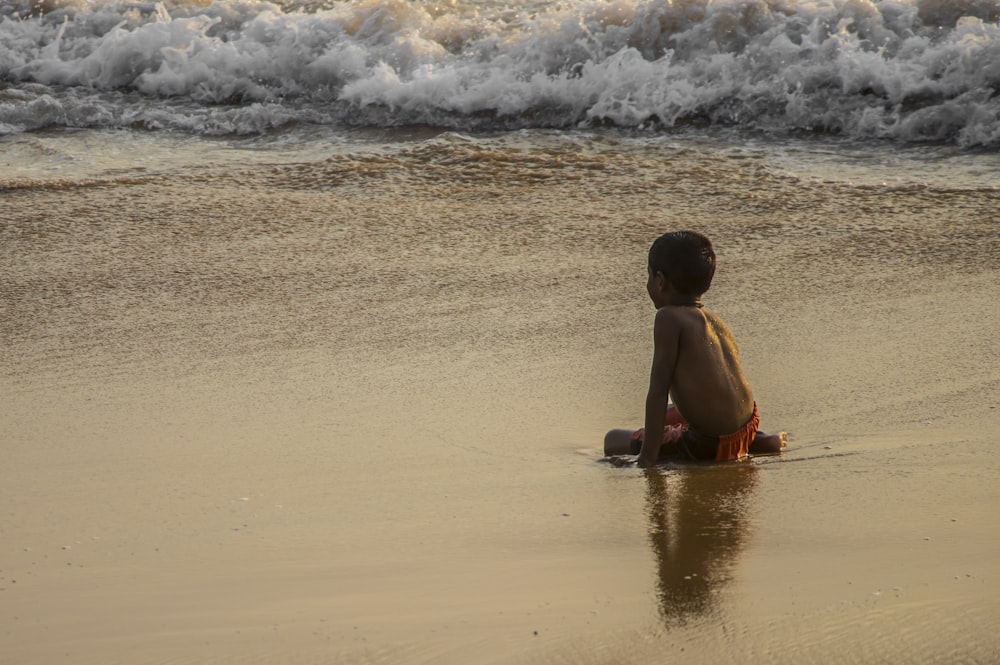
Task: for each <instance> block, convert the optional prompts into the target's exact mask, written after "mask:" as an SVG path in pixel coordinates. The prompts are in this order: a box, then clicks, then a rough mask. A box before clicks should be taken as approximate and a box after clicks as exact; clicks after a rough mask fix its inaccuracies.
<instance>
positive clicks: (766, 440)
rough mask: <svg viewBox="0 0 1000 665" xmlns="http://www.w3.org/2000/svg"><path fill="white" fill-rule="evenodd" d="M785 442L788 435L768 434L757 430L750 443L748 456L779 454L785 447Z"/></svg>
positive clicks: (779, 433)
mask: <svg viewBox="0 0 1000 665" xmlns="http://www.w3.org/2000/svg"><path fill="white" fill-rule="evenodd" d="M787 442H788V434H786V433H785V432H778V433H777V434H768V433H766V432H761V431H759V430H758V431H757V434H756V435H755V436H754V438H753V441H752V442H751V443H750V454H751V455H774V454H776V453H780V452H781V449H782V448H784V447H785V446H786V445H787Z"/></svg>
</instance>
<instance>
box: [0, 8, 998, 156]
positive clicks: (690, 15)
mask: <svg viewBox="0 0 1000 665" xmlns="http://www.w3.org/2000/svg"><path fill="white" fill-rule="evenodd" d="M998 19H1000V4H998V3H997V2H995V0H947V1H945V0H882V1H880V2H873V1H870V0H837V1H821V0H816V1H806V0H801V1H795V0H652V1H647V2H636V1H634V0H601V1H597V0H589V1H581V2H572V3H559V4H556V3H552V4H546V3H543V2H537V3H535V4H532V5H524V6H522V7H521V8H515V9H510V8H507V7H506V6H500V5H492V4H489V3H488V2H485V1H483V0H480V1H478V2H466V3H464V4H463V3H462V2H460V1H459V0H452V1H451V2H448V1H446V0H442V2H440V3H434V2H428V3H415V2H409V1H408V0H354V1H350V2H336V3H334V2H309V1H308V0H298V1H295V2H291V1H290V2H285V3H283V4H276V3H270V2H259V1H255V0H234V1H227V2H211V1H209V0H186V1H181V0H176V1H174V2H123V1H108V2H99V1H97V0H75V1H73V0H42V1H38V0H35V1H31V0H15V1H14V2H8V3H6V4H4V5H3V7H2V8H0V133H16V132H22V131H30V130H34V129H39V128H43V127H51V126H69V127H139V128H147V129H154V130H155V129H172V130H183V131H190V132H195V133H205V134H245V133H256V132H264V131H268V130H271V129H275V128H280V127H284V126H287V125H289V124H291V123H302V122H305V123H320V124H334V125H350V126H402V125H411V124H425V125H432V126H438V127H445V128H450V129H456V130H476V129H510V128H532V127H545V128H568V127H587V126H594V125H615V126H621V127H629V128H640V129H646V130H652V131H657V130H661V129H670V128H673V127H678V126H692V125H694V126H700V125H713V126H715V125H723V126H736V127H746V128H749V129H754V130H763V131H768V132H776V133H789V132H793V133H798V132H818V133H825V134H835V135H841V136H848V137H856V138H869V137H871V138H880V139H890V140H902V141H936V142H946V143H953V144H957V145H960V146H963V147H973V146H985V147H991V148H992V147H996V146H998V145H1000V94H998V93H1000V24H998Z"/></svg>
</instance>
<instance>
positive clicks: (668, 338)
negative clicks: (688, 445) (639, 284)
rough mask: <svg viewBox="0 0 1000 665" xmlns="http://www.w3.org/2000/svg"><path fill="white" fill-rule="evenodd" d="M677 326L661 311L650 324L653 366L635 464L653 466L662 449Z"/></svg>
mask: <svg viewBox="0 0 1000 665" xmlns="http://www.w3.org/2000/svg"><path fill="white" fill-rule="evenodd" d="M679 341H680V326H679V325H678V322H677V320H676V319H675V318H674V312H673V311H672V309H671V308H669V307H664V308H662V309H660V310H659V311H657V312H656V319H655V320H654V322H653V366H652V368H651V369H650V372H649V392H648V393H647V394H646V422H645V434H644V436H643V440H642V449H641V450H640V451H639V458H638V460H637V464H638V465H639V466H641V467H648V466H654V465H655V464H656V463H657V461H659V458H660V446H661V445H663V421H664V418H665V417H666V413H667V402H668V400H669V397H670V383H671V381H672V379H673V376H674V368H675V367H676V365H677V350H678V348H679V346H680V345H679Z"/></svg>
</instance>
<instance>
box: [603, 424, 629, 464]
mask: <svg viewBox="0 0 1000 665" xmlns="http://www.w3.org/2000/svg"><path fill="white" fill-rule="evenodd" d="M632 431H633V430H630V429H613V430H611V431H610V432H608V433H607V434H605V435H604V456H605V457H611V456H612V455H632V454H633V453H632Z"/></svg>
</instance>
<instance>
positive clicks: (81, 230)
mask: <svg viewBox="0 0 1000 665" xmlns="http://www.w3.org/2000/svg"><path fill="white" fill-rule="evenodd" d="M108 136H109V135H107V134H103V133H98V134H95V135H93V136H86V135H85V134H74V135H73V136H70V137H67V144H68V145H69V146H70V148H68V149H67V150H66V152H67V153H70V152H73V151H76V150H80V152H79V154H81V155H83V154H85V153H86V151H85V150H82V149H79V148H78V147H74V146H76V145H87V143H88V142H94V141H96V142H101V141H107V140H108ZM35 138H36V137H34V136H31V137H30V139H31V140H34V139H35ZM52 138H53V137H52V136H43V137H38V140H39V141H46V140H52ZM19 140H20V139H19ZM125 140H126V143H128V144H129V145H133V146H135V145H141V144H143V143H145V144H146V145H151V146H154V148H153V150H152V154H154V155H155V154H157V153H156V151H157V150H159V151H161V152H162V153H163V154H164V155H165V156H166V157H165V158H164V159H163V160H158V159H157V160H150V162H147V163H149V164H155V167H154V166H150V167H148V169H147V170H146V171H142V170H140V169H138V168H136V169H133V170H128V169H125V170H126V171H127V173H126V174H125V175H122V174H121V172H120V171H116V169H123V166H122V164H123V163H127V162H128V160H129V159H130V158H128V157H127V155H129V154H135V155H137V157H136V159H137V160H139V161H141V160H144V159H148V156H149V154H150V151H141V150H137V149H136V150H126V149H122V152H121V156H114V155H112V156H111V157H110V158H108V159H111V160H112V161H115V162H116V166H114V167H113V168H111V169H108V168H95V169H94V170H92V171H89V172H85V171H80V172H75V173H72V174H70V176H69V177H66V176H65V175H60V176H57V177H52V178H49V177H46V178H44V179H38V178H36V177H33V176H31V175H30V174H22V175H19V176H16V177H13V178H10V179H8V180H7V181H6V182H7V183H8V186H7V187H6V188H5V190H4V191H3V192H2V193H0V197H2V199H3V203H4V206H3V214H2V216H0V220H2V222H0V240H2V242H0V247H2V252H3V256H2V261H0V283H2V284H3V290H2V306H3V315H2V317H0V321H2V330H0V332H2V335H3V339H4V344H3V346H2V351H0V353H2V355H0V359H2V363H0V364H2V367H3V368H4V371H3V375H2V377H0V380H2V383H0V386H2V392H3V395H4V403H5V409H4V416H3V419H2V420H0V423H2V439H3V441H4V444H3V445H4V455H5V459H6V460H7V463H6V464H5V465H4V470H3V472H2V474H3V478H2V480H3V482H2V483H0V486H2V487H3V490H2V495H0V496H2V500H3V504H4V515H5V517H4V519H3V520H2V522H0V525H2V530H3V538H2V542H3V543H4V545H3V547H4V554H3V561H4V565H3V579H4V584H3V585H0V586H2V587H3V589H2V591H0V593H2V594H3V597H4V601H5V602H4V603H3V607H5V608H6V610H5V613H4V621H3V625H5V626H6V627H7V628H6V629H5V631H4V633H5V634H4V639H3V640H2V643H3V646H2V647H0V649H2V650H0V654H2V656H3V659H4V660H8V659H9V660H12V661H17V662H70V661H72V662H74V663H81V662H84V663H86V662H105V661H106V660H107V659H108V657H109V654H114V656H115V657H116V658H118V659H119V660H123V661H127V662H164V661H175V662H176V661H180V662H190V661H199V660H204V659H207V658H212V659H216V660H221V661H231V662H245V661H247V660H251V661H253V660H254V659H258V660H260V661H262V662H265V661H266V662H273V661H278V662H294V663H301V662H325V661H327V660H328V659H329V658H330V657H333V658H335V659H336V660H338V661H340V662H357V663H382V662H385V663H389V662H466V663H467V662H483V663H486V662H522V661H525V660H528V661H532V660H535V659H537V658H540V657H542V658H545V659H547V660H548V659H551V660H554V661H556V662H559V661H560V660H563V661H567V662H569V661H572V662H595V663H601V662H621V661H622V660H626V661H634V662H642V661H646V660H648V659H649V658H652V657H654V654H655V655H656V656H657V657H658V656H660V655H662V654H663V653H664V652H666V653H678V654H680V649H684V652H683V653H684V656H685V657H687V658H691V659H693V660H695V661H696V662H744V661H745V660H746V659H747V658H757V657H760V655H761V654H766V657H767V658H769V659H771V660H774V661H775V662H803V661H804V662H826V661H827V660H828V659H829V657H830V655H831V654H835V655H836V657H837V658H838V660H842V661H844V662H865V663H868V662H873V661H874V662H889V661H898V660H905V661H907V662H918V663H919V662H927V663H931V662H938V661H939V660H941V659H942V658H948V659H951V658H953V657H954V658H956V659H957V660H959V661H962V662H975V663H986V662H990V661H991V659H993V658H994V656H995V655H996V653H997V649H998V643H997V641H996V639H995V638H994V636H993V634H992V633H991V632H990V626H992V623H993V621H992V618H993V617H995V616H996V612H997V609H998V608H997V604H996V598H997V597H998V595H997V591H998V589H997V586H996V575H995V573H996V564H995V561H996V560H997V558H996V554H997V553H998V552H997V550H998V547H1000V541H998V540H997V538H996V535H995V534H996V533H997V531H996V529H995V526H996V518H995V516H994V514H993V513H994V511H993V507H994V506H995V505H996V502H997V499H998V496H997V493H996V490H995V483H993V482H992V480H991V479H992V478H993V476H994V475H995V473H996V471H997V469H996V464H995V463H993V462H990V461H989V460H990V459H993V456H992V455H989V454H988V453H987V451H989V450H991V449H992V446H993V445H995V437H994V436H993V434H992V433H993V432H995V431H996V427H997V426H998V425H1000V422H998V416H997V412H998V405H1000V399H998V384H997V382H996V376H997V366H996V362H995V361H996V354H995V352H994V351H995V349H993V343H992V341H991V340H992V339H993V335H992V331H993V330H995V329H996V327H997V326H998V325H1000V321H998V317H1000V312H998V310H997V307H996V306H995V303H996V302H997V295H998V294H997V286H996V284H997V280H996V270H995V266H996V265H997V258H998V254H1000V246H998V234H997V231H996V225H995V224H996V222H995V219H996V218H995V210H996V203H997V200H996V199H997V197H998V196H1000V192H998V191H997V190H996V189H995V188H993V187H989V186H985V187H984V186H979V185H977V184H976V183H975V182H974V181H966V182H963V183H961V185H960V186H950V185H949V184H947V183H941V184H930V183H932V182H933V181H934V178H935V177H936V176H935V175H934V173H933V172H932V171H933V169H931V170H929V171H923V172H921V171H913V172H912V173H913V176H912V179H911V180H909V181H907V182H906V183H905V184H903V185H900V184H898V183H897V184H886V185H881V184H876V183H877V181H879V180H880V178H881V174H880V173H879V172H878V171H875V172H865V171H864V170H863V164H864V160H860V159H859V160H855V161H854V163H853V167H854V169H856V173H860V174H861V175H857V176H855V175H851V176H849V177H844V176H842V177H839V178H836V179H833V180H832V181H830V179H827V178H825V177H820V176H819V175H818V174H817V175H815V176H814V175H808V176H807V175H802V176H797V175H795V174H794V173H793V171H794V170H795V169H790V168H787V164H788V161H787V160H788V159H789V157H788V155H790V154H792V155H797V154H798V153H797V151H799V150H801V148H800V147H799V146H798V145H797V144H787V145H781V146H778V147H776V148H764V147H761V145H759V144H758V145H754V146H752V147H749V148H748V147H747V146H745V145H734V144H730V145H720V144H719V142H718V140H717V139H711V140H705V141H702V142H700V143H698V142H690V141H689V142H684V141H680V140H676V139H675V140H670V141H667V140H663V141H648V140H635V139H633V138H629V137H625V138H623V137H621V136H614V135H611V136H609V135H604V134H593V133H573V134H569V135H561V134H550V133H537V134H536V133H517V134H511V135H501V136H492V137H490V136H463V135H454V134H436V133H432V134H431V135H430V136H411V137H409V138H406V140H397V141H395V142H394V143H385V144H380V145H372V146H368V147H363V148H359V147H357V146H354V147H351V148H350V149H346V148H344V147H342V146H331V147H326V148H323V147H321V146H320V145H319V144H311V145H308V146H306V148H305V150H304V151H303V152H302V154H299V155H298V158H296V154H297V153H296V152H295V149H294V148H291V147H287V146H280V147H279V146H269V147H268V148H267V149H264V150H260V149H256V148H250V147H247V146H245V145H244V146H237V147H232V146H231V145H227V144H226V143H225V142H213V141H209V142H205V141H202V140H190V139H186V138H184V137H179V138H177V139H176V140H177V147H176V150H168V149H167V147H166V146H167V145H168V144H169V143H170V142H171V141H174V140H175V139H174V137H169V136H167V137H164V136H142V135H140V136H138V137H132V136H129V137H126V139H125ZM78 141H80V142H82V143H79V144H77V143H76V142H78ZM859 150H860V148H859ZM820 152H821V154H825V153H822V151H820ZM898 158H899V157H898V156H897V155H896V154H892V155H890V156H887V159H898ZM841 159H843V157H841ZM822 162H823V160H822V159H820V160H819V163H822ZM70 163H74V162H72V160H70ZM75 163H79V162H75ZM912 163H913V164H919V163H920V162H919V160H916V159H914V160H913V161H912ZM74 168H75V167H74ZM818 168H819V167H817V169H818ZM28 170H30V169H28ZM43 170H44V169H43ZM681 224H683V225H684V226H692V227H695V228H701V229H703V230H705V231H706V232H707V233H708V234H709V235H710V236H712V237H713V239H714V240H715V242H716V245H717V248H718V251H719V257H720V269H719V275H718V277H717V279H716V283H715V284H714V285H713V288H712V290H711V291H710V292H709V294H708V303H709V306H711V307H713V308H715V309H717V310H718V311H719V312H720V313H722V314H723V315H724V316H725V317H726V319H727V321H728V322H729V323H730V325H731V326H732V327H733V329H734V332H735V333H736V335H737V338H738V339H739V340H740V344H741V349H742V355H743V359H744V364H745V367H746V370H747V373H748V375H749V377H750V380H751V382H752V384H753V386H754V389H755V393H756V396H757V399H758V401H759V402H760V403H761V405H762V411H763V416H764V422H763V425H764V427H765V428H769V429H775V428H782V429H786V430H788V431H789V432H790V434H791V446H790V448H789V450H788V451H787V452H786V453H785V454H784V455H782V456H781V457H779V458H761V459H758V460H756V461H755V462H754V464H753V465H752V466H749V467H746V468H738V467H737V468H719V469H667V470H665V471H664V473H663V475H662V476H661V475H658V474H653V475H651V476H647V475H644V474H642V473H640V472H638V471H636V470H628V469H626V470H619V469H612V468H610V467H608V466H607V465H604V464H602V463H600V461H599V458H600V450H599V442H600V439H601V436H602V434H603V432H604V431H605V430H606V429H608V428H609V427H613V426H622V425H631V424H636V423H637V422H638V420H639V419H640V418H641V405H642V398H643V395H644V389H645V377H646V372H647V371H648V367H647V362H648V354H649V349H648V343H649V337H648V336H649V332H648V325H649V321H650V317H651V314H652V312H651V311H650V307H649V305H648V303H647V302H646V297H645V294H644V293H643V283H644V282H643V277H644V261H645V252H646V248H647V246H648V243H649V241H650V239H651V238H653V237H655V235H657V234H658V233H660V232H662V231H663V230H664V229H666V228H671V227H674V226H677V225H681ZM942 452H946V454H944V455H942V454H941V453H942Z"/></svg>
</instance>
